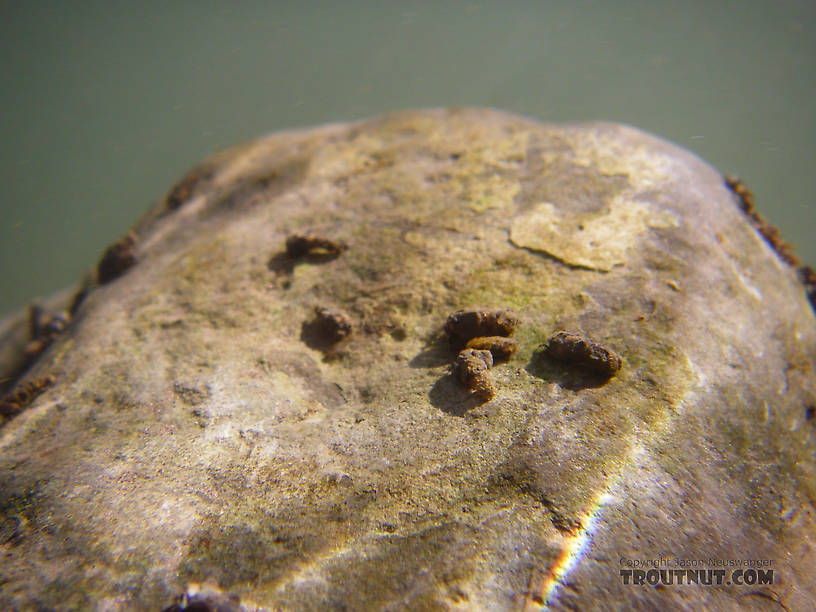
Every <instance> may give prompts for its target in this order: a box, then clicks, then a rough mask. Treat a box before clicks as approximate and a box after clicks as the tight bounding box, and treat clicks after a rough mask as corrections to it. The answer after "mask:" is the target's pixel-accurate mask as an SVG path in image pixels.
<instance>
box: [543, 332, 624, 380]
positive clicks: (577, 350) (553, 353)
mask: <svg viewBox="0 0 816 612" xmlns="http://www.w3.org/2000/svg"><path fill="white" fill-rule="evenodd" d="M544 354H546V355H547V356H548V357H549V358H550V359H553V360H555V361H561V362H564V363H567V364H570V365H573V366H575V367H578V368H580V369H582V370H586V371H588V372H590V373H592V374H596V375H598V376H603V377H605V378H611V377H612V376H614V375H615V374H616V373H617V372H618V370H620V369H621V364H622V362H623V360H622V359H621V356H620V355H618V354H617V353H616V352H615V351H613V350H612V349H610V348H607V347H605V346H604V345H602V344H599V343H597V342H594V341H593V340H590V339H589V338H586V337H584V336H581V335H579V334H572V333H569V332H566V331H559V332H555V333H554V334H553V335H552V336H551V337H550V340H549V342H548V343H547V344H546V346H545V348H544Z"/></svg>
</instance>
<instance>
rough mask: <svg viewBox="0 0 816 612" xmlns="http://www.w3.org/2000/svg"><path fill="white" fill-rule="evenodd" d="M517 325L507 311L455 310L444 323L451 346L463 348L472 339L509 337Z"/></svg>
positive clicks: (516, 320) (513, 317)
mask: <svg viewBox="0 0 816 612" xmlns="http://www.w3.org/2000/svg"><path fill="white" fill-rule="evenodd" d="M518 324H519V320H518V318H517V317H516V316H515V315H513V314H512V313H511V312H510V311H507V310H495V311H488V310H457V311H456V312H454V313H453V314H451V315H450V316H449V317H448V320H447V321H446V322H445V333H446V334H448V337H449V339H450V343H451V346H456V347H461V346H465V345H466V344H467V343H468V341H469V340H472V339H473V338H482V337H488V336H504V337H506V336H510V335H512V333H513V331H514V330H515V329H516V326H517V325H518Z"/></svg>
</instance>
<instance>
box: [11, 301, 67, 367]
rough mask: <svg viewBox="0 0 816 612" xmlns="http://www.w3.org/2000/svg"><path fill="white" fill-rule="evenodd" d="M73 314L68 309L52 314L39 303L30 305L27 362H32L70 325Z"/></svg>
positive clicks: (25, 355) (25, 352)
mask: <svg viewBox="0 0 816 612" xmlns="http://www.w3.org/2000/svg"><path fill="white" fill-rule="evenodd" d="M70 321H71V315H70V313H69V312H68V311H62V312H58V313H57V314H54V315H50V314H48V313H46V312H45V310H44V309H43V308H42V306H40V305H39V304H31V305H30V306H29V307H28V334H29V342H28V344H27V345H26V347H25V350H24V353H23V355H24V358H25V360H26V363H30V362H31V360H33V359H34V358H35V357H37V356H38V355H39V354H40V353H42V352H43V351H44V350H45V349H46V348H48V346H49V345H50V344H51V343H52V342H53V341H54V340H55V339H56V337H57V336H58V335H59V334H60V333H61V332H62V331H63V330H64V329H65V328H66V327H67V326H68V323H70Z"/></svg>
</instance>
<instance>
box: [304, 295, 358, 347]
mask: <svg viewBox="0 0 816 612" xmlns="http://www.w3.org/2000/svg"><path fill="white" fill-rule="evenodd" d="M314 313H315V317H314V319H312V320H310V321H305V322H304V323H303V325H302V327H301V332H300V339H301V340H302V341H303V342H305V343H306V345H307V346H308V347H310V348H313V349H316V350H319V351H323V352H325V353H326V354H327V356H334V353H335V350H336V345H337V344H339V343H340V342H342V341H343V340H345V339H346V338H348V336H349V335H350V334H351V331H352V329H353V325H352V323H351V319H349V317H348V316H347V315H345V314H343V313H342V312H339V311H336V310H331V309H329V308H323V307H320V306H318V307H317V308H315V310H314Z"/></svg>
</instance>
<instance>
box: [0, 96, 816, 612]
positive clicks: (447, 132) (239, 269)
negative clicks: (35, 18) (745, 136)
mask: <svg viewBox="0 0 816 612" xmlns="http://www.w3.org/2000/svg"><path fill="white" fill-rule="evenodd" d="M134 233H135V235H136V236H137V237H138V241H137V242H135V246H134V247H133V250H134V254H135V258H136V262H137V263H136V264H135V265H134V266H132V267H131V268H129V269H127V270H126V271H124V272H123V273H122V274H121V276H119V277H118V278H115V279H114V280H110V282H107V283H106V284H104V285H100V286H98V287H96V288H94V289H93V290H92V291H91V292H90V294H89V295H88V296H87V298H86V299H85V300H84V301H83V302H82V304H81V305H80V306H79V308H78V309H77V311H76V313H75V316H74V318H73V321H72V322H71V323H70V325H69V326H68V328H67V329H66V330H65V331H63V332H62V333H61V334H60V335H59V337H58V338H57V339H56V340H54V341H53V343H52V344H51V345H50V346H48V348H47V349H46V350H45V351H44V352H43V353H42V354H41V355H40V356H39V358H38V359H37V360H36V361H35V362H34V364H33V365H32V366H31V367H30V368H29V370H28V371H27V372H26V373H25V374H24V376H22V377H21V378H20V382H21V383H22V382H23V381H26V380H34V379H38V378H43V377H46V376H53V377H54V380H55V384H53V385H52V386H51V387H50V388H48V389H46V390H45V391H43V392H42V394H41V395H39V396H38V397H36V398H33V400H32V401H31V403H30V405H29V406H28V407H27V408H26V409H25V410H23V411H22V412H21V413H20V414H18V415H16V416H13V417H12V418H10V419H8V420H7V421H6V422H5V424H3V425H2V428H0V536H1V537H0V553H1V554H2V562H1V563H0V593H1V594H0V608H2V609H15V608H16V609H21V610H22V609H34V608H36V609H45V608H48V609H94V608H95V609H99V610H131V609H146V610H149V609H153V610H160V609H162V608H164V607H167V606H169V605H170V604H171V603H172V602H173V601H174V598H175V597H177V596H178V595H179V594H180V593H182V592H183V591H184V590H185V588H186V587H187V585H188V584H189V583H200V582H204V581H205V580H209V581H212V582H213V583H217V584H218V585H219V586H220V587H221V589H223V590H224V591H225V592H228V593H230V594H233V595H237V596H239V597H240V598H241V600H242V602H243V605H244V606H245V607H246V608H247V609H252V608H253V607H254V606H258V607H262V608H264V609H272V610H278V609H280V610H372V609H388V610H436V609H450V610H472V609H477V610H478V609H482V610H488V609H489V610H517V609H541V607H543V606H545V605H546V606H548V607H549V609H551V610H611V609H627V610H655V609H663V610H669V609H688V610H692V609H694V610H696V609H708V610H744V609H756V610H806V609H816V582H814V569H813V568H814V567H816V548H815V547H814V540H813V534H814V533H816V515H815V514H814V502H816V466H815V464H814V457H815V456H816V453H815V452H814V451H816V420H814V416H813V411H814V405H816V383H815V382H814V373H813V369H814V366H816V321H814V314H813V312H812V310H811V308H810V305H809V303H808V301H807V299H806V297H805V294H804V291H803V289H802V287H801V286H800V284H799V283H798V281H797V279H796V275H795V273H794V271H793V270H792V269H790V267H789V266H788V265H787V264H785V263H784V262H783V261H782V260H780V258H779V257H778V256H777V254H776V253H775V252H774V251H773V250H772V249H771V248H770V247H769V246H768V245H767V244H766V242H765V241H763V239H762V238H761V236H760V235H759V234H757V232H756V231H755V230H754V229H753V228H752V227H751V226H750V225H749V223H747V222H746V220H745V218H744V215H743V213H742V212H741V211H740V209H739V207H738V206H737V204H736V203H735V196H734V194H733V193H732V192H730V191H729V190H728V188H727V187H726V186H725V184H724V182H723V179H722V177H721V176H720V174H718V173H717V172H716V171H715V170H713V169H712V168H711V167H709V166H708V165H706V164H705V163H703V162H702V161H700V160H699V159H697V158H696V157H694V156H693V155H691V154H689V153H688V152H686V151H684V150H682V149H679V148H677V147H675V146H673V145H671V144H668V143H666V142H664V141H662V140H659V139H657V138H654V137H652V136H649V135H646V134H644V133H642V132H639V131H637V130H635V129H632V128H629V127H625V126H620V125H614V124H607V123H587V124H576V125H568V124H567V125H549V124H541V123H538V122H535V121H532V120H528V119H524V118H520V117H517V116H512V115H508V114H504V113H501V112H497V111H491V110H449V111H441V110H440V111H422V112H402V113H396V114H392V115H388V116H385V117H382V118H378V119H374V120H370V121H365V122H359V123H353V124H345V125H330V126H324V127H319V128H316V129H311V130H302V131H291V132H285V133H278V134H273V135H271V136H268V137H266V138H262V139H260V140H257V141H255V142H252V143H250V144H248V145H245V146H241V147H238V148H235V149H233V150H230V151H227V152H225V153H222V154H220V155H218V156H215V157H213V158H212V159H209V160H207V161H205V162H203V163H202V164H201V165H200V166H198V167H197V168H195V169H194V170H193V171H192V172H191V173H190V174H189V175H188V176H187V177H186V178H185V179H183V180H182V182H180V183H179V185H177V186H176V187H175V188H173V190H172V191H171V192H170V194H169V195H168V196H167V197H166V198H164V199H163V200H162V201H161V202H159V203H158V204H157V205H156V206H155V207H154V208H153V209H152V210H151V211H150V212H149V213H148V214H147V215H146V216H145V217H144V218H143V219H142V220H141V221H140V222H139V223H138V224H137V226H136V227H135V228H134ZM292 236H296V237H299V238H296V239H294V240H293V241H290V244H294V243H297V244H299V245H301V246H302V245H304V244H306V245H307V246H306V247H304V249H301V250H298V251H297V252H289V253H287V239H288V238H291V237H292ZM304 237H306V238H304ZM321 240H322V241H323V242H322V243H321V242H320V241H321ZM298 241H299V242H298ZM310 244H311V245H317V246H314V248H311V247H310V246H309V245H310ZM321 244H322V245H323V248H322V249H321V248H318V247H319V246H320V245H321ZM335 247H336V248H335ZM472 307H481V308H487V309H493V310H500V309H501V310H505V309H506V310H509V311H512V312H513V313H514V314H515V315H516V316H517V317H518V319H519V325H518V327H517V329H516V330H515V332H514V338H515V340H516V341H517V343H518V350H517V351H516V352H515V354H513V355H512V357H511V358H510V359H509V361H508V362H506V363H497V364H495V365H494V367H492V368H491V369H490V370H489V376H490V377H491V380H492V384H493V385H494V386H495V390H496V393H495V396H494V397H493V398H492V399H490V400H489V401H482V400H481V399H479V398H478V397H474V396H470V395H468V393H467V390H466V389H464V388H463V387H462V386H461V384H460V383H459V382H458V380H457V379H456V378H455V377H454V376H453V375H452V374H451V370H450V364H451V363H452V362H453V361H454V359H455V358H456V354H455V351H453V352H452V350H451V347H450V345H449V343H448V341H447V339H446V338H445V337H444V333H443V332H442V328H443V326H444V324H445V321H446V319H447V317H448V316H449V315H450V314H451V313H453V312H454V311H456V310H457V309H460V308H472ZM316 313H317V315H316ZM320 313H324V315H323V316H322V318H321V314H320ZM316 316H317V317H318V318H317V319H316ZM15 320H16V321H17V323H18V324H19V321H20V318H18V319H15ZM315 321H316V322H315ZM10 326H11V324H10V323H9V324H7V325H6V327H5V328H3V331H4V334H5V335H4V336H3V337H5V338H12V336H13V334H12V333H11V332H9V331H8V330H9V329H10V328H11V327H10ZM325 326H329V328H330V329H334V330H335V331H334V332H332V333H334V334H335V336H336V337H332V338H330V339H328V340H327V341H326V342H324V343H323V344H321V343H320V342H319V338H318V339H317V340H318V341H315V338H313V336H314V335H315V334H317V335H320V333H321V332H320V330H321V329H324V328H325ZM327 329H328V328H327ZM337 330H339V331H342V332H343V333H342V334H341V333H339V331H337ZM558 330H566V331H568V332H571V333H575V334H581V335H582V336H584V337H586V338H588V339H591V341H592V342H595V343H598V345H599V346H601V347H606V348H607V349H608V350H609V351H614V353H616V354H617V355H620V356H621V358H622V367H621V368H620V370H619V371H617V373H616V374H615V375H614V376H612V377H611V378H609V379H608V380H600V381H598V380H593V379H591V378H586V377H584V376H582V375H581V373H580V372H575V371H573V369H572V368H571V366H570V365H569V363H559V362H557V361H553V360H548V359H547V357H546V355H542V353H541V351H540V350H537V349H538V348H539V347H540V346H541V345H542V344H543V343H545V342H547V340H548V338H550V337H551V336H552V334H553V333H554V332H556V331H558ZM6 332H8V333H6ZM12 341H13V342H16V344H14V346H15V347H17V348H14V349H10V348H9V347H10V346H11V344H9V343H10V342H12ZM20 342H21V341H20V337H19V334H18V335H17V336H16V337H15V338H12V339H9V340H7V341H6V342H5V344H4V345H3V346H0V355H2V356H3V360H4V363H3V364H2V365H3V366H4V368H5V370H4V371H5V372H8V371H11V370H13V367H12V366H13V365H14V364H12V363H11V362H12V361H13V354H14V353H15V351H17V350H19V345H20ZM9 355H12V357H9ZM10 364H11V365H10ZM646 559H649V560H652V559H654V560H657V559H666V560H673V559H689V560H705V561H708V560H725V561H726V562H727V561H728V560H732V559H739V560H745V559H759V560H762V559H767V560H770V561H771V563H772V565H771V566H770V567H772V568H773V569H774V571H775V574H774V583H773V584H772V585H767V586H758V585H755V586H736V585H730V586H726V585H723V586H683V587H680V586H676V585H675V586H661V587H654V586H648V585H647V586H632V585H625V584H624V583H623V577H622V576H621V570H625V569H631V566H629V565H627V564H626V560H646ZM667 567H669V568H672V569H673V568H675V566H674V565H671V566H665V565H664V566H661V568H663V569H665V568H667ZM697 567H704V568H710V567H713V566H710V565H703V566H697ZM765 567H768V566H765ZM647 569H648V568H647ZM729 571H730V570H729ZM729 576H730V574H729ZM233 601H234V600H233Z"/></svg>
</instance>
